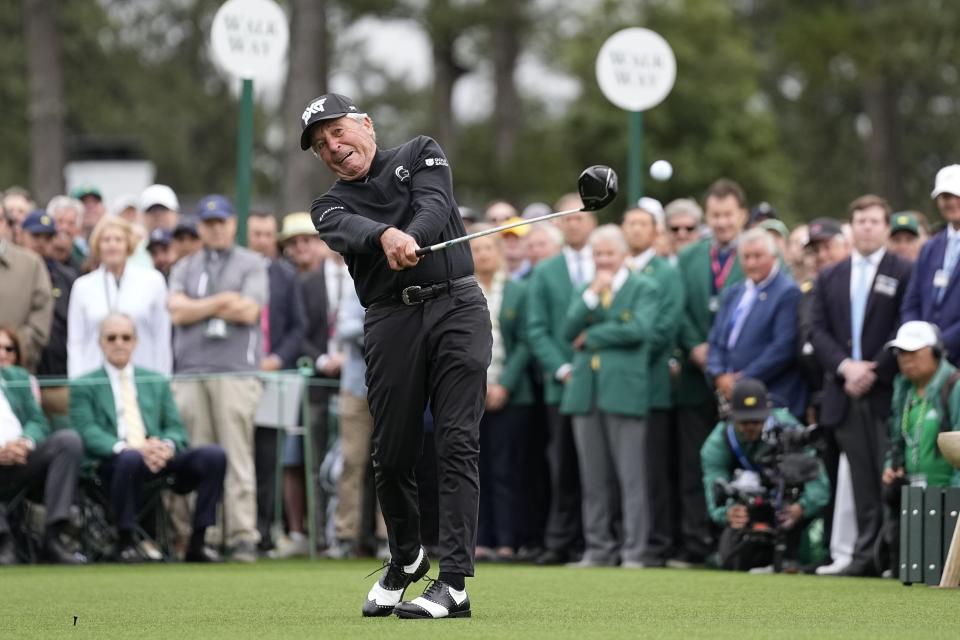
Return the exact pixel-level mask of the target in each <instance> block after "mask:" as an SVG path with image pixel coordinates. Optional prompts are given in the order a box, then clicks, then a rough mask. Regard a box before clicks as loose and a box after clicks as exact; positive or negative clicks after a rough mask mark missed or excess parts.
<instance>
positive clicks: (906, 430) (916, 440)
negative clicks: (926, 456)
mask: <svg viewBox="0 0 960 640" xmlns="http://www.w3.org/2000/svg"><path fill="white" fill-rule="evenodd" d="M913 406H914V398H913V396H912V395H911V397H910V398H909V399H908V400H907V403H906V405H905V406H904V409H903V416H901V418H900V431H901V433H903V440H904V442H905V443H906V444H907V448H908V449H909V450H910V457H911V459H912V461H913V470H914V471H916V470H917V469H918V468H919V467H920V439H921V438H922V437H923V423H924V421H925V420H926V417H927V396H926V395H924V398H923V402H922V403H921V404H920V417H919V418H918V419H917V420H916V421H915V422H914V424H913V425H912V429H911V425H909V424H907V420H908V418H909V417H910V410H911V409H912V408H913ZM911 431H913V433H911Z"/></svg>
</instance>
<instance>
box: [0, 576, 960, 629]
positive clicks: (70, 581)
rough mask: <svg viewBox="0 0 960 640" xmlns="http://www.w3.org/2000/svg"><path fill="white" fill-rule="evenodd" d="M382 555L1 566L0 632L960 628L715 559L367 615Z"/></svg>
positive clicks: (859, 593) (898, 602)
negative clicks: (427, 616)
mask: <svg viewBox="0 0 960 640" xmlns="http://www.w3.org/2000/svg"><path fill="white" fill-rule="evenodd" d="M375 567H376V563H375V562H373V561H363V562H361V561H350V562H330V561H321V562H316V563H312V564H311V563H309V562H307V561H288V562H261V563H259V564H257V565H253V566H241V565H220V566H213V567H196V566H190V565H161V566H131V567H127V566H113V565H99V566H90V567H9V568H4V569H2V570H0V611H2V614H3V615H2V616H0V638H11V639H13V638H62V637H69V638H124V639H125V640H133V639H135V638H137V639H139V638H162V639H164V640H171V639H174V640H182V639H184V638H229V639H231V640H236V639H239V638H371V639H376V640H384V638H392V637H401V636H395V635H391V634H395V633H397V632H398V631H399V632H400V633H402V634H403V636H402V637H421V638H433V637H440V638H446V637H453V638H456V640H460V639H461V638H549V639H550V640H558V639H561V638H575V639H577V640H585V639H587V638H598V639H599V638H604V639H605V638H668V637H678V638H679V637H683V638H692V637H697V638H775V637H780V638H834V637H836V638H839V637H842V638H845V639H846V638H884V637H885V638H897V639H901V638H924V639H930V638H954V639H955V638H958V637H960V592H958V591H938V590H935V589H929V588H927V587H923V586H914V587H910V588H906V587H903V586H901V585H900V584H899V583H897V582H895V581H891V580H883V581H881V580H858V579H841V578H833V579H829V578H815V577H807V576H772V575H770V576H750V575H734V574H729V573H720V572H713V571H670V570H642V571H630V570H620V569H581V570H577V569H567V568H549V569H544V568H532V567H511V566H500V565H493V566H490V565H482V566H481V567H480V569H479V572H478V573H479V576H478V578H477V579H475V580H471V581H469V582H468V588H469V591H470V598H471V602H472V604H473V610H474V617H473V618H472V619H470V620H444V621H438V622H434V623H431V622H424V621H406V620H398V619H396V618H393V617H391V618H387V619H370V620H367V619H363V618H361V617H360V605H361V604H362V600H363V597H364V595H365V594H366V591H367V589H368V588H369V586H370V584H372V581H373V578H363V577H362V576H363V575H364V574H366V573H368V572H370V571H372V570H373V569H374V568H375ZM431 574H432V575H436V572H435V570H434V571H431ZM421 588H422V587H421ZM419 590H420V589H419V588H418V587H417V586H414V587H411V589H410V590H409V591H408V596H409V597H412V595H413V594H415V593H417V592H419ZM74 616H77V617H78V619H77V623H76V626H74ZM437 625H439V626H441V627H442V629H437V628H436V626H437ZM398 627H404V628H403V629H402V630H400V629H398ZM427 627H434V628H431V629H428V628H427ZM450 627H455V630H454V629H451V628H450ZM451 633H455V634H456V635H452V636H451V635H448V634H451ZM440 634H442V635H440Z"/></svg>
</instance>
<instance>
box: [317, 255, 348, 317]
mask: <svg viewBox="0 0 960 640" xmlns="http://www.w3.org/2000/svg"><path fill="white" fill-rule="evenodd" d="M323 280H324V284H326V285H327V312H328V313H329V315H330V317H331V318H334V319H335V318H336V317H337V310H338V309H339V308H340V301H341V300H343V296H344V293H345V292H346V290H347V289H346V288H347V287H352V286H353V280H352V279H351V278H350V271H348V270H347V265H346V264H345V263H343V262H340V261H339V260H337V259H336V258H328V259H327V260H324V261H323Z"/></svg>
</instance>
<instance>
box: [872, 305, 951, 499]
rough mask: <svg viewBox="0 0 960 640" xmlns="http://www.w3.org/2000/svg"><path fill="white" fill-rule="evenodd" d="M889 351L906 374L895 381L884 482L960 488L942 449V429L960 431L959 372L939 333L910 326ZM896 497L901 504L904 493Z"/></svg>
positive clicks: (924, 325)
mask: <svg viewBox="0 0 960 640" xmlns="http://www.w3.org/2000/svg"><path fill="white" fill-rule="evenodd" d="M887 347H888V348H889V349H891V350H893V353H894V354H895V355H896V358H897V365H898V367H899V369H900V374H899V375H898V376H897V377H896V378H895V379H894V382H893V404H892V405H891V418H890V449H889V451H888V453H887V459H886V464H885V466H884V470H883V484H884V485H886V486H887V487H892V486H896V487H897V488H899V485H900V484H903V483H909V484H912V485H914V486H925V487H960V471H958V470H956V469H954V468H953V466H952V465H951V464H950V463H949V462H947V461H946V460H945V459H944V457H943V455H941V454H940V450H939V449H938V448H937V435H939V433H940V432H941V431H944V430H946V431H957V430H960V385H958V384H956V381H957V380H956V377H954V373H955V372H956V371H957V369H956V367H954V366H953V365H952V364H950V363H949V362H948V361H947V359H946V357H944V356H946V354H945V353H944V351H943V340H942V338H941V337H940V332H939V330H938V329H937V328H936V326H934V325H932V324H930V323H927V322H921V321H919V320H915V321H913V322H907V323H905V324H904V325H903V326H902V327H900V329H899V331H897V337H896V338H895V339H894V340H892V341H891V342H890V343H888V344H887ZM951 383H952V384H951ZM893 497H895V498H896V499H897V500H899V497H900V494H899V491H897V492H896V495H895V496H893ZM898 511H899V510H898Z"/></svg>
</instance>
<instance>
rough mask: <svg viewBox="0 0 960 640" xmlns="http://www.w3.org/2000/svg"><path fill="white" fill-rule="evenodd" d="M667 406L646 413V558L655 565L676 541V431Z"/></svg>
mask: <svg viewBox="0 0 960 640" xmlns="http://www.w3.org/2000/svg"><path fill="white" fill-rule="evenodd" d="M670 418H671V412H670V411H669V410H667V409H652V410H651V411H650V413H649V414H648V415H647V460H646V463H647V486H648V487H650V538H649V540H648V541H647V551H646V553H647V557H646V558H645V559H644V560H646V561H648V562H650V563H651V564H658V563H660V562H663V561H665V560H668V559H669V558H670V557H671V553H672V552H673V551H674V545H675V543H676V537H675V535H676V528H677V527H676V525H675V522H676V516H677V511H678V502H679V496H678V491H677V467H676V465H675V464H674V463H673V461H674V460H676V458H677V437H676V436H677V434H676V429H675V428H674V425H673V424H672V422H671V419H670Z"/></svg>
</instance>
